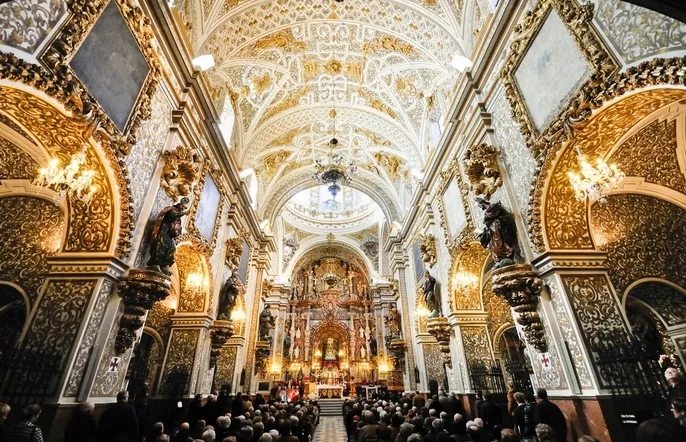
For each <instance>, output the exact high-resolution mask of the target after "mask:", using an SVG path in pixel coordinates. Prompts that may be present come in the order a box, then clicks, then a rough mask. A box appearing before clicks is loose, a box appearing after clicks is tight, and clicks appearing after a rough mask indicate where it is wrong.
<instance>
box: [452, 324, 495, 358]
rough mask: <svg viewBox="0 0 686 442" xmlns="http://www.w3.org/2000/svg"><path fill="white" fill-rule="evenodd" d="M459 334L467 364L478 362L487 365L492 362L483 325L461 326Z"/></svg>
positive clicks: (486, 333)
mask: <svg viewBox="0 0 686 442" xmlns="http://www.w3.org/2000/svg"><path fill="white" fill-rule="evenodd" d="M460 333H461V334H462V344H463V345H464V351H465V355H466V356H467V363H468V364H470V365H471V364H474V363H479V362H484V363H486V364H488V363H490V362H491V361H492V360H493V355H492V354H491V346H490V344H489V342H488V330H486V326H485V325H463V326H461V327H460Z"/></svg>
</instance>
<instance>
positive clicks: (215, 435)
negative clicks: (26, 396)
mask: <svg viewBox="0 0 686 442" xmlns="http://www.w3.org/2000/svg"><path fill="white" fill-rule="evenodd" d="M128 399H129V395H128V392H126V391H123V392H120V393H119V394H118V395H117V402H116V403H115V404H113V405H111V406H110V407H108V408H107V409H106V410H105V411H104V412H103V414H102V416H100V419H99V421H98V420H96V418H95V416H94V414H93V410H94V407H93V405H92V404H89V403H83V404H81V405H79V407H78V409H77V410H76V412H75V414H74V417H73V418H72V420H71V421H70V422H69V423H68V424H67V427H66V429H65V431H64V442H310V441H311V439H312V434H313V433H314V430H315V428H316V426H317V424H318V422H319V405H318V404H317V402H316V401H298V402H295V403H292V402H288V403H285V402H275V401H269V402H267V401H266V400H265V399H264V397H263V396H261V395H259V394H258V395H257V396H255V397H254V398H253V399H252V400H251V399H250V398H249V397H248V396H245V395H241V394H240V393H238V394H237V395H235V397H233V398H231V397H229V396H227V395H226V394H224V393H223V392H222V393H220V394H219V395H213V394H211V395H209V396H207V397H206V398H205V399H203V397H202V396H201V395H197V396H196V397H195V398H194V399H193V400H192V401H191V403H190V404H189V407H188V414H187V416H188V418H187V420H186V421H185V422H182V423H180V424H179V425H175V426H174V428H166V427H165V425H164V423H162V422H156V423H154V424H152V425H151V427H150V429H149V430H148V431H147V432H146V431H144V428H145V425H144V424H145V422H144V421H143V420H142V419H144V418H145V417H144V416H141V415H140V412H139V410H137V409H136V408H135V407H134V405H132V404H130V403H129V401H128ZM10 412H11V409H10V407H9V406H8V405H7V404H3V403H0V442H43V441H44V439H43V433H42V431H41V428H40V427H39V426H38V425H36V421H37V420H38V417H39V416H40V413H41V407H40V406H39V405H30V406H28V407H26V408H24V409H23V410H22V417H21V419H20V420H18V422H16V423H15V424H13V425H9V426H7V428H5V425H4V424H5V421H6V419H7V417H8V416H9V414H10Z"/></svg>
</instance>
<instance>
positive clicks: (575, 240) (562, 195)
mask: <svg viewBox="0 0 686 442" xmlns="http://www.w3.org/2000/svg"><path fill="white" fill-rule="evenodd" d="M683 97H684V91H680V90H666V89H661V90H659V89H658V90H650V91H647V92H644V93H641V94H636V95H632V96H629V97H627V98H625V99H623V100H621V101H619V102H617V103H615V104H613V105H612V106H609V107H607V108H605V109H604V110H603V111H601V112H600V113H598V114H597V115H596V116H595V117H594V118H592V119H590V120H589V121H588V122H587V123H586V124H585V125H584V126H583V128H582V129H580V130H578V131H577V132H576V134H575V137H574V140H573V143H570V145H568V146H567V147H566V149H565V150H564V151H563V152H562V153H561V154H560V156H559V159H557V162H556V164H555V170H554V172H553V175H552V176H551V178H550V182H549V184H548V186H547V189H546V198H545V218H544V219H545V234H546V237H547V240H548V248H550V249H591V248H592V247H593V245H592V242H591V234H590V232H589V231H588V227H587V225H588V224H587V212H586V202H579V201H577V200H576V199H575V197H574V190H573V189H572V186H570V185H569V178H568V176H567V172H568V171H570V170H578V168H579V162H578V159H577V156H576V153H575V151H574V148H575V147H578V148H579V149H581V151H582V152H583V153H584V154H585V155H587V156H588V158H598V157H602V156H603V155H604V154H605V153H606V152H607V150H608V148H609V147H611V146H613V145H614V144H615V143H616V142H617V141H618V140H619V139H620V138H621V136H622V135H624V134H625V133H626V131H627V130H629V128H631V127H632V126H634V125H635V124H636V123H638V122H639V121H640V119H641V118H643V117H644V116H645V115H648V114H649V113H651V112H653V111H655V110H658V109H660V108H662V107H664V106H665V105H667V104H669V103H672V102H674V101H678V100H679V99H682V98H683ZM636 109H641V112H636ZM549 160H552V159H551V158H549ZM534 215H535V214H534Z"/></svg>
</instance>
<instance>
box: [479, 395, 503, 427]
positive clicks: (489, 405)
mask: <svg viewBox="0 0 686 442" xmlns="http://www.w3.org/2000/svg"><path fill="white" fill-rule="evenodd" d="M479 416H480V417H481V419H483V420H484V427H485V428H486V429H487V430H491V429H493V427H494V426H496V425H501V424H502V423H503V417H502V413H501V411H500V407H498V405H496V403H495V402H493V396H492V395H491V393H484V401H483V403H482V404H481V407H480V409H479Z"/></svg>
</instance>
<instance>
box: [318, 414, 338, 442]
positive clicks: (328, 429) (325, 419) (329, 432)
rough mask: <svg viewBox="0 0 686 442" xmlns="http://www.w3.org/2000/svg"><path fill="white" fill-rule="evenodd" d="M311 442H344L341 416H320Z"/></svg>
mask: <svg viewBox="0 0 686 442" xmlns="http://www.w3.org/2000/svg"><path fill="white" fill-rule="evenodd" d="M312 442H346V436H345V427H344V426H343V416H322V417H320V418H319V426H318V427H317V429H316V430H315V433H314V439H313V440H312Z"/></svg>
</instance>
